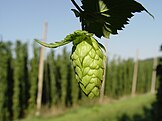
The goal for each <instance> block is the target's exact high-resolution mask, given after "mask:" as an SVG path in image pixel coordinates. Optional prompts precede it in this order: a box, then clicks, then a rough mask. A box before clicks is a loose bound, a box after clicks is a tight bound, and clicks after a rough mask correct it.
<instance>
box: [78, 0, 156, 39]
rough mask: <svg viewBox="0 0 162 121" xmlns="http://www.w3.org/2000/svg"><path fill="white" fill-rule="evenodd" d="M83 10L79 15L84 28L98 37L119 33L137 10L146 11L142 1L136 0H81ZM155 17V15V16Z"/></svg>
mask: <svg viewBox="0 0 162 121" xmlns="http://www.w3.org/2000/svg"><path fill="white" fill-rule="evenodd" d="M81 2H82V6H81V8H82V9H83V11H80V13H79V16H80V20H81V23H82V28H83V29H84V30H86V31H88V32H90V33H94V34H95V35H96V36H97V37H102V36H103V37H105V38H109V36H110V34H117V33H118V32H117V31H118V30H122V29H123V28H124V25H125V24H128V21H129V18H131V17H132V16H133V13H135V12H142V11H146V12H147V13H148V14H149V15H151V16H152V17H153V15H152V14H150V13H149V12H148V11H147V10H146V9H145V8H144V7H143V6H142V5H141V4H140V3H138V2H136V1H134V0H81ZM153 18H154V17H153Z"/></svg>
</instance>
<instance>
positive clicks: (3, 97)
mask: <svg viewBox="0 0 162 121" xmlns="http://www.w3.org/2000/svg"><path fill="white" fill-rule="evenodd" d="M39 47H40V46H38V44H37V43H33V49H32V52H33V57H32V58H30V59H29V57H28V56H29V53H28V52H29V50H28V44H27V43H22V42H21V41H17V42H16V43H11V42H0V121H11V120H15V119H19V118H22V117H24V116H25V115H27V114H29V112H31V111H33V110H35V108H36V99H37V82H38V69H39V68H38V66H39V57H40V52H39V51H40V48H39ZM106 67H107V69H106V70H107V71H106V83H105V96H107V97H110V98H119V97H121V96H125V95H130V94H131V89H132V80H133V71H134V60H133V59H127V60H123V59H121V58H119V57H118V58H114V59H112V60H111V61H109V62H108V63H107V66H106ZM152 71H153V59H148V60H142V61H139V68H138V78H137V86H136V93H137V94H142V93H147V92H150V90H151V81H152ZM43 78H44V79H43V96H42V104H43V105H45V106H48V107H53V106H59V107H71V106H73V105H75V104H78V103H80V102H82V101H83V100H84V103H85V99H86V96H85V95H84V94H83V93H82V91H81V90H80V88H79V87H78V84H77V81H76V79H75V75H74V69H73V67H72V64H71V61H70V53H69V52H67V50H66V48H63V51H62V54H60V55H55V52H54V49H51V50H50V52H48V53H47V54H46V58H45V60H44V76H43Z"/></svg>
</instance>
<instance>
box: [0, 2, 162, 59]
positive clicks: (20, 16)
mask: <svg viewBox="0 0 162 121" xmlns="http://www.w3.org/2000/svg"><path fill="white" fill-rule="evenodd" d="M136 1H138V2H140V3H141V4H142V5H143V6H144V7H145V8H146V9H147V10H148V11H149V12H150V13H151V14H153V15H154V17H155V19H153V18H152V17H151V16H149V15H148V14H147V13H146V12H142V13H135V14H134V17H133V18H131V19H130V22H129V24H128V25H126V26H125V28H124V29H123V30H122V31H118V33H119V34H118V35H111V36H110V38H109V39H105V38H101V39H99V38H97V39H98V40H99V42H101V43H103V44H104V45H105V46H106V48H107V51H108V56H110V57H111V58H113V57H116V56H120V57H121V58H134V57H135V55H136V50H139V58H140V59H146V58H152V57H156V56H161V53H160V51H159V48H160V45H161V44H162V7H161V5H162V0H136ZM76 2H78V3H79V4H80V0H76ZM72 8H75V7H74V6H73V4H72V3H71V1H70V0H66V1H65V0H0V38H1V39H2V40H3V41H12V42H15V41H16V40H21V41H22V42H28V43H29V45H32V43H33V41H34V39H35V38H37V39H41V38H42V33H43V24H44V22H48V33H47V42H48V43H51V42H56V41H60V40H62V39H64V37H65V36H66V35H68V34H70V33H73V32H74V31H75V30H79V29H81V26H80V22H79V20H78V18H76V17H75V15H74V14H73V12H72V11H71V9H72ZM71 46H72V45H71V44H70V45H67V48H68V50H69V51H70V50H71ZM29 50H30V51H32V50H31V49H29ZM48 50H49V49H47V51H48ZM55 51H56V52H58V53H59V52H61V51H62V48H61V47H59V48H57V49H55Z"/></svg>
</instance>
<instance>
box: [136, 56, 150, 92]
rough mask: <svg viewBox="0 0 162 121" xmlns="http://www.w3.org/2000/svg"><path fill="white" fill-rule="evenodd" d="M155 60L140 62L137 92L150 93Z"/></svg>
mask: <svg viewBox="0 0 162 121" xmlns="http://www.w3.org/2000/svg"><path fill="white" fill-rule="evenodd" d="M152 69H153V60H152V59H148V60H145V61H139V69H138V79H137V92H138V93H145V92H148V91H150V88H151V86H150V85H151V81H150V80H151V79H152Z"/></svg>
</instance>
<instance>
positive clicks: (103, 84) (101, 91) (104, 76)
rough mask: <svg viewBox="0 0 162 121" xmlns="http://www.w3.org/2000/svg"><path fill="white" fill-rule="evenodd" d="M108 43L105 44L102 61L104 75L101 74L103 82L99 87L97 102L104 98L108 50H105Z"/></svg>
mask: <svg viewBox="0 0 162 121" xmlns="http://www.w3.org/2000/svg"><path fill="white" fill-rule="evenodd" d="M107 48H108V45H106V52H105V55H106V60H105V63H104V75H103V82H102V85H101V89H100V99H99V103H102V102H103V98H104V93H105V81H106V67H107V61H108V51H107Z"/></svg>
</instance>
